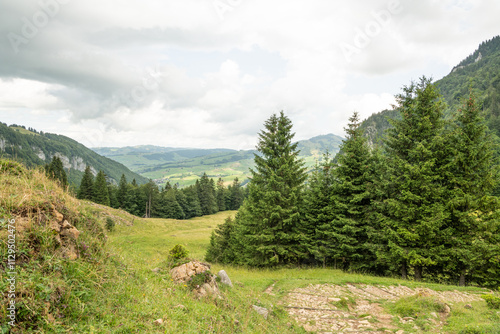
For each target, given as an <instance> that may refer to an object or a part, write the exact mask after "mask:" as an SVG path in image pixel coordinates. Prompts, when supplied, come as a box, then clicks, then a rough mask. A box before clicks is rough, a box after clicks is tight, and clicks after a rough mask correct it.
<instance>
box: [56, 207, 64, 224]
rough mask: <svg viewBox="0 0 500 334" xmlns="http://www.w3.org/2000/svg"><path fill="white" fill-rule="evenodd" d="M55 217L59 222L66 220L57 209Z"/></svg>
mask: <svg viewBox="0 0 500 334" xmlns="http://www.w3.org/2000/svg"><path fill="white" fill-rule="evenodd" d="M54 216H55V217H56V220H57V221H58V222H62V221H63V220H64V215H63V214H62V213H60V212H59V211H57V210H56V209H54Z"/></svg>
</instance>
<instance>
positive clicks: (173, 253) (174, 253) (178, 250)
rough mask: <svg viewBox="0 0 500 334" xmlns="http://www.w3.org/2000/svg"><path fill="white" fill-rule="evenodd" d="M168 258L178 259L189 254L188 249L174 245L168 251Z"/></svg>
mask: <svg viewBox="0 0 500 334" xmlns="http://www.w3.org/2000/svg"><path fill="white" fill-rule="evenodd" d="M168 254H169V258H170V259H171V260H174V261H175V260H180V259H183V258H185V257H187V256H188V255H189V251H188V250H187V249H186V247H184V246H182V245H179V244H177V245H175V246H174V247H173V248H172V249H171V250H170V251H169V252H168Z"/></svg>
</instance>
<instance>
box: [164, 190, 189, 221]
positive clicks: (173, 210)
mask: <svg viewBox="0 0 500 334" xmlns="http://www.w3.org/2000/svg"><path fill="white" fill-rule="evenodd" d="M177 191H178V190H177V189H174V188H170V189H169V190H167V191H166V192H164V193H163V194H162V201H161V212H162V213H163V215H162V216H163V217H165V218H172V219H184V218H185V217H186V215H185V214H184V210H182V207H181V205H180V204H179V202H177V197H176V192H177Z"/></svg>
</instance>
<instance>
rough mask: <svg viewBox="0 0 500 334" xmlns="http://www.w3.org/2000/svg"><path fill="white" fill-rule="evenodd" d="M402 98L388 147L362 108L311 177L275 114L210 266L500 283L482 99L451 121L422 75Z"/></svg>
mask: <svg viewBox="0 0 500 334" xmlns="http://www.w3.org/2000/svg"><path fill="white" fill-rule="evenodd" d="M396 101H397V105H396V106H395V107H396V110H397V111H398V112H399V113H400V115H401V118H400V119H396V120H390V122H391V123H392V128H390V129H389V130H387V132H386V135H385V138H384V141H383V145H382V146H381V147H373V146H370V145H369V144H368V142H367V140H366V139H365V136H364V134H363V132H362V130H361V129H360V126H359V125H360V119H359V115H358V114H357V113H354V114H353V116H352V117H351V118H350V119H349V125H348V127H347V128H346V134H347V137H346V139H345V140H344V141H343V143H342V145H341V147H340V152H339V153H338V155H337V156H336V157H335V159H332V158H331V157H330V156H329V154H328V152H327V153H326V154H325V156H324V158H323V160H322V161H321V163H318V164H317V166H316V168H315V169H314V170H313V171H312V172H311V173H310V175H309V176H306V172H305V169H304V166H303V161H302V160H301V159H300V158H299V157H298V154H299V152H298V150H297V144H296V143H295V144H294V143H293V142H292V138H293V136H294V134H293V133H292V132H291V127H292V124H291V121H290V119H289V118H288V117H286V116H285V115H284V114H283V112H281V113H280V114H279V115H272V116H271V117H270V118H269V119H268V120H267V121H266V122H265V124H264V130H263V131H261V133H260V134H259V143H258V145H257V150H258V152H259V153H258V154H256V155H255V159H254V160H255V169H254V170H252V171H251V172H252V178H251V180H250V183H249V184H248V198H247V199H246V200H245V201H244V202H243V205H242V207H241V208H240V209H239V211H238V213H237V215H236V217H235V219H227V220H226V222H224V223H223V224H221V225H220V226H218V227H217V229H216V230H214V232H213V233H212V236H211V239H210V245H209V248H208V250H207V254H206V260H207V261H212V262H221V263H234V264H244V265H250V266H258V267H264V266H267V267H270V266H276V265H283V264H295V265H296V264H307V265H322V266H332V267H335V268H339V269H343V270H348V271H362V272H372V273H376V274H379V275H395V274H399V275H401V276H402V277H403V278H407V277H409V276H410V275H411V276H413V277H414V278H415V280H422V279H424V278H425V279H431V280H432V279H433V278H435V279H438V278H439V280H441V281H443V280H447V281H448V282H451V283H458V284H460V285H465V284H467V282H469V283H470V282H474V283H476V284H481V285H485V286H491V287H498V286H500V219H499V218H500V202H499V200H498V198H497V197H495V196H493V191H494V190H495V188H496V187H497V186H498V177H499V172H498V162H497V160H496V158H495V156H494V151H495V148H494V144H493V143H494V142H493V140H492V135H491V133H490V132H489V131H488V128H487V126H486V125H485V120H484V116H483V115H482V112H481V108H479V106H478V103H477V101H476V98H475V96H474V94H473V93H472V91H471V93H470V96H469V97H468V98H467V99H466V100H465V101H464V105H463V107H462V108H461V109H460V110H457V112H456V113H455V115H454V117H453V119H452V120H451V121H450V120H445V118H444V115H443V112H444V108H445V106H444V103H443V102H442V100H441V96H440V94H439V93H438V91H437V89H436V87H435V86H434V85H433V84H432V83H431V81H430V80H429V79H427V78H425V77H423V78H421V79H420V80H419V81H418V82H414V83H411V84H410V85H409V86H405V87H403V91H402V93H401V94H399V95H397V96H396ZM216 202H218V197H217V196H216Z"/></svg>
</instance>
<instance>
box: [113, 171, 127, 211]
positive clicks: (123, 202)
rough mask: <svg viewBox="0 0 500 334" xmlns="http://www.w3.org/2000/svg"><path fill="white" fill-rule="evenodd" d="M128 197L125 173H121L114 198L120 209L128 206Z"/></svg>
mask: <svg viewBox="0 0 500 334" xmlns="http://www.w3.org/2000/svg"><path fill="white" fill-rule="evenodd" d="M128 197H129V194H128V184H127V178H126V177H125V174H122V177H121V178H120V183H119V184H118V192H117V193H116V200H117V201H118V205H119V206H120V207H121V208H122V209H125V208H127V207H128V206H129V204H128V201H129V198H128Z"/></svg>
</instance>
